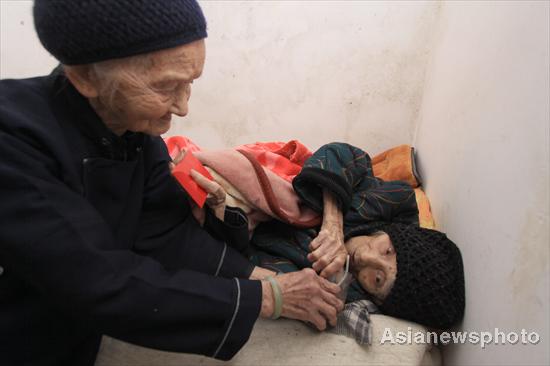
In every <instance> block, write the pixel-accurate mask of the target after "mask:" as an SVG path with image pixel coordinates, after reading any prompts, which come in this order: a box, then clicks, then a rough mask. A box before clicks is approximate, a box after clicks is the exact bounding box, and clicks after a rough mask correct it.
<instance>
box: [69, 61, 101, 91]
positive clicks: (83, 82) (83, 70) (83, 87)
mask: <svg viewBox="0 0 550 366" xmlns="http://www.w3.org/2000/svg"><path fill="white" fill-rule="evenodd" d="M63 68H64V70H65V75H66V76H67V79H69V80H70V82H71V84H73V86H74V87H75V88H76V90H78V92H79V93H80V94H82V95H83V96H85V97H86V98H97V96H98V95H99V87H98V81H97V78H96V77H95V75H94V73H93V72H92V68H91V66H90V65H76V66H64V67H63Z"/></svg>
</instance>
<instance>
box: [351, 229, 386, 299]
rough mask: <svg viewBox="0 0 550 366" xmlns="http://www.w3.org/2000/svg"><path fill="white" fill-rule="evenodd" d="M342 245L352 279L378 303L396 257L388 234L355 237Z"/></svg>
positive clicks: (382, 295) (383, 297) (383, 295)
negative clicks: (347, 254) (348, 257)
mask: <svg viewBox="0 0 550 366" xmlns="http://www.w3.org/2000/svg"><path fill="white" fill-rule="evenodd" d="M345 245H346V249H347V251H348V253H349V254H350V268H351V272H352V273H353V275H354V276H355V278H356V279H357V280H358V281H359V283H360V284H361V286H362V287H363V288H364V289H365V290H366V291H367V292H368V293H370V294H371V295H373V296H374V297H375V298H376V299H377V300H378V301H379V302H381V301H382V300H384V299H385V298H386V297H387V296H388V294H389V293H390V290H391V289H392V286H393V284H394V282H395V279H396V276H397V256H396V254H395V249H394V248H393V245H392V242H391V240H390V237H389V236H388V234H386V233H380V234H375V235H372V236H367V235H363V236H356V237H353V238H351V239H349V240H348V241H346V243H345Z"/></svg>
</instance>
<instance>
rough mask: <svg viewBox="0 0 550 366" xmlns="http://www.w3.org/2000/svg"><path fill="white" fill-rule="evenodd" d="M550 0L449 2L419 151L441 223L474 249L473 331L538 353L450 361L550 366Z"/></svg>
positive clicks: (470, 355)
mask: <svg viewBox="0 0 550 366" xmlns="http://www.w3.org/2000/svg"><path fill="white" fill-rule="evenodd" d="M548 4H549V3H548V2H542V1H541V2H530V3H528V2H499V3H497V2H484V3H482V2H467V3H464V2H446V3H445V4H444V6H443V7H442V9H441V14H440V19H439V22H438V26H437V28H436V30H435V31H436V33H437V35H438V36H437V40H436V44H435V48H434V53H433V58H432V59H431V62H430V65H429V67H428V70H429V71H428V73H427V78H426V87H425V89H424V98H423V103H422V109H421V115H420V121H421V122H420V124H419V128H418V132H417V137H416V141H415V146H416V147H417V148H418V150H419V153H420V156H419V158H420V162H421V165H422V167H423V170H424V176H425V179H426V182H427V193H428V195H429V197H430V199H431V202H432V209H433V212H434V214H435V217H436V219H437V223H438V225H439V227H440V228H441V229H442V230H443V231H446V232H447V233H448V235H449V236H450V237H451V238H452V239H454V240H455V241H456V242H457V243H458V244H459V246H460V248H461V249H462V253H463V256H464V265H465V272H466V316H465V320H464V324H463V326H462V328H461V329H463V330H474V331H483V330H487V331H494V328H499V329H500V330H505V331H521V329H522V328H525V329H527V330H531V331H537V332H538V333H539V334H540V336H541V338H542V341H541V343H540V344H538V345H537V346H522V345H515V346H502V345H499V346H490V347H487V348H486V349H484V350H482V349H481V348H480V346H479V345H464V346H451V347H449V348H448V349H446V350H445V351H446V352H445V356H446V357H445V360H446V365H488V364H490V365H523V364H539V365H543V364H545V365H548V364H549V353H548V351H549V348H548V347H549V344H550V343H549V340H548V337H549V335H550V334H549V331H548V330H549V327H550V325H549V313H550V309H549V305H548V304H549V297H550V295H549V286H550V284H549V267H548V262H549V246H550V240H549V224H548V222H549V218H548V209H549V207H548V205H549V193H548V192H549V187H550V183H549V172H548V167H549V156H550V155H549V148H548V146H549V124H550V122H549V120H550V116H549V103H550V101H549V98H550V95H549V89H550V86H549V78H550V76H549V65H550V61H549V47H550V40H549V15H550V14H549V5H548Z"/></svg>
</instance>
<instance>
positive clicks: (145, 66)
mask: <svg viewBox="0 0 550 366" xmlns="http://www.w3.org/2000/svg"><path fill="white" fill-rule="evenodd" d="M152 64H153V61H152V57H151V55H150V54H141V55H136V56H131V57H125V58H121V59H112V60H106V61H101V62H96V63H92V64H89V65H88V66H89V69H88V73H89V74H88V76H89V77H90V79H92V80H97V81H98V84H99V91H98V92H99V95H101V96H103V97H104V98H105V99H104V100H103V102H104V103H105V104H107V105H108V106H109V107H110V108H111V109H112V110H116V109H118V108H117V105H116V103H115V101H116V95H117V94H118V93H119V92H120V90H121V86H122V85H130V86H132V87H134V88H135V89H136V90H140V95H139V96H138V95H135V96H132V95H130V96H127V97H128V98H129V99H132V97H136V98H137V97H143V95H144V94H149V93H150V94H151V95H154V91H153V90H152V89H151V86H150V85H149V84H148V82H147V81H146V79H145V78H144V77H143V75H145V74H147V72H148V70H149V68H150V67H151V66H152ZM65 67H66V66H65Z"/></svg>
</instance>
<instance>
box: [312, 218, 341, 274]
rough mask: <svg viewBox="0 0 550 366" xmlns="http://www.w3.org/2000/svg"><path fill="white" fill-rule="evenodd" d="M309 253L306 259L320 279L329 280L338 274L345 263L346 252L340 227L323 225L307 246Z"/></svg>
mask: <svg viewBox="0 0 550 366" xmlns="http://www.w3.org/2000/svg"><path fill="white" fill-rule="evenodd" d="M309 249H310V251H311V253H309V254H308V256H307V259H308V260H309V261H310V262H312V263H313V266H312V268H313V269H314V270H315V271H316V272H319V271H321V273H320V276H321V277H324V278H329V277H330V276H332V275H334V274H336V273H338V271H340V270H341V269H342V267H343V266H344V264H345V263H346V257H347V255H348V252H347V251H346V247H345V246H344V232H343V230H342V228H341V226H340V225H338V224H330V223H323V226H322V227H321V231H319V234H318V235H317V237H316V238H315V239H313V240H312V241H311V243H310V244H309Z"/></svg>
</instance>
